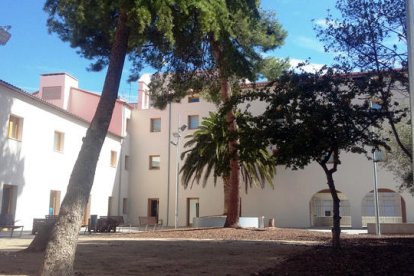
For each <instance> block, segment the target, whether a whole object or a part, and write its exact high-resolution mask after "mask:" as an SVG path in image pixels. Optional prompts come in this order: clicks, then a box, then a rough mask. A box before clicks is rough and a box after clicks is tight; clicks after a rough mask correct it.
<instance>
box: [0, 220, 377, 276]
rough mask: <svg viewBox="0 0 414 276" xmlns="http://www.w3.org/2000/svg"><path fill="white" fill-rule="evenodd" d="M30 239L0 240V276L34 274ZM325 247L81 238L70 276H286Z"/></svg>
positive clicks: (191, 236)
mask: <svg viewBox="0 0 414 276" xmlns="http://www.w3.org/2000/svg"><path fill="white" fill-rule="evenodd" d="M32 237H33V236H23V237H22V238H13V239H10V238H5V237H2V238H0V274H1V275H36V274H37V271H38V268H39V266H40V263H41V260H42V254H39V253H25V252H21V251H20V250H21V249H24V248H25V247H27V245H28V244H29V243H30V241H31V238H32ZM355 237H356V236H355V235H352V236H351V235H345V234H343V238H344V240H352V241H353V240H354V239H355ZM362 237H363V236H362ZM360 238H361V236H358V237H357V239H360ZM370 238H372V236H371V237H370ZM329 242H330V234H329V233H320V232H310V231H305V230H297V229H279V228H268V229H266V230H262V231H258V230H253V229H181V230H162V231H151V232H139V233H113V234H92V235H89V234H86V235H80V238H79V243H78V250H77V254H76V260H75V272H76V275H252V274H260V273H264V274H263V275H268V274H270V275H281V274H282V275H286V271H283V270H282V271H281V272H282V273H281V274H280V273H277V271H278V269H279V270H280V269H281V267H285V264H286V262H288V264H289V261H290V260H295V258H296V259H297V260H298V261H297V262H296V263H292V262H290V267H292V268H295V267H298V266H300V265H301V264H302V263H303V262H304V260H308V262H309V263H310V264H312V262H313V260H312V258H315V255H314V254H313V257H312V258H310V259H309V258H308V257H297V256H308V255H309V254H310V253H311V252H315V253H316V252H318V251H315V250H314V249H315V248H328V247H329V246H328V245H329ZM317 254H320V253H317ZM311 256H312V254H311ZM316 257H317V256H316ZM351 261H352V260H351ZM308 265H309V264H308ZM292 268H291V269H292ZM266 269H267V270H266ZM269 269H270V270H269ZM290 271H292V270H290ZM296 272H298V273H299V271H296ZM319 272H321V271H319ZM273 273H275V274H273ZM299 274H302V273H299ZM299 274H297V273H294V274H291V275H299ZM318 274H320V273H318ZM261 275H262V274H261ZM289 275H290V274H289ZM322 275H323V273H322Z"/></svg>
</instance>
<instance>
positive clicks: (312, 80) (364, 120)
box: [257, 69, 385, 169]
mask: <svg viewBox="0 0 414 276" xmlns="http://www.w3.org/2000/svg"><path fill="white" fill-rule="evenodd" d="M361 84H362V85H361ZM364 84H365V82H362V83H360V82H359V81H358V79H356V80H355V79H353V78H352V76H349V77H347V76H346V75H340V74H336V73H334V71H333V70H330V69H329V70H327V71H321V72H319V73H316V74H314V73H300V74H298V73H291V74H286V75H284V76H282V77H281V78H280V79H279V81H278V82H277V83H275V84H274V88H273V89H274V92H273V93H270V94H268V96H267V98H266V101H267V102H268V103H269V106H268V108H267V109H266V111H265V112H264V114H263V115H262V116H261V117H260V120H259V121H257V122H259V124H260V125H261V127H260V128H261V129H262V130H263V134H264V137H265V139H269V140H270V142H271V143H272V144H274V145H276V146H277V154H276V158H277V160H278V163H279V164H285V165H287V166H289V167H292V168H294V169H298V168H303V167H304V166H306V165H307V164H309V163H310V162H312V161H317V162H319V163H324V162H326V161H327V159H326V157H327V156H328V155H331V154H332V153H333V151H334V150H335V149H337V150H340V151H342V152H346V151H349V152H357V153H366V152H367V148H366V146H367V145H371V146H375V145H377V146H379V145H383V146H385V141H383V140H382V139H381V138H380V137H379V135H378V134H377V132H375V131H373V128H377V129H379V128H381V122H382V117H383V114H382V113H381V111H380V110H374V109H371V108H370V105H369V100H368V99H367V95H366V89H365V86H364ZM336 162H338V164H339V163H340V160H339V159H338V160H336Z"/></svg>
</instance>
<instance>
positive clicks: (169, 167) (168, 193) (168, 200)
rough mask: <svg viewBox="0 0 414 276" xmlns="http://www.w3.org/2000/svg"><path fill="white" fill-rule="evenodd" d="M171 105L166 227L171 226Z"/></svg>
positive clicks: (168, 139)
mask: <svg viewBox="0 0 414 276" xmlns="http://www.w3.org/2000/svg"><path fill="white" fill-rule="evenodd" d="M170 139H171V103H169V104H168V138H167V145H168V157H167V160H168V164H167V171H168V173H167V222H166V225H167V226H169V217H170V183H171V177H170V171H171V143H170Z"/></svg>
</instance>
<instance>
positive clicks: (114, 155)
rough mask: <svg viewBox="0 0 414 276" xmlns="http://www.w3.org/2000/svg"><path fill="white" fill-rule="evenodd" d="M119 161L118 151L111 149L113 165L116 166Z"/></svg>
mask: <svg viewBox="0 0 414 276" xmlns="http://www.w3.org/2000/svg"><path fill="white" fill-rule="evenodd" d="M117 163H118V155H117V152H116V151H114V150H111V167H116V165H117Z"/></svg>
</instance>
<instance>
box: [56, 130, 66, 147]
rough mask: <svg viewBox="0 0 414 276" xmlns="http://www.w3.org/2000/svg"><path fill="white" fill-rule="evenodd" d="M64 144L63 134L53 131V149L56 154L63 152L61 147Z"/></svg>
mask: <svg viewBox="0 0 414 276" xmlns="http://www.w3.org/2000/svg"><path fill="white" fill-rule="evenodd" d="M64 142H65V134H64V133H63V132H59V131H55V142H54V149H55V151H57V152H63V145H64Z"/></svg>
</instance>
